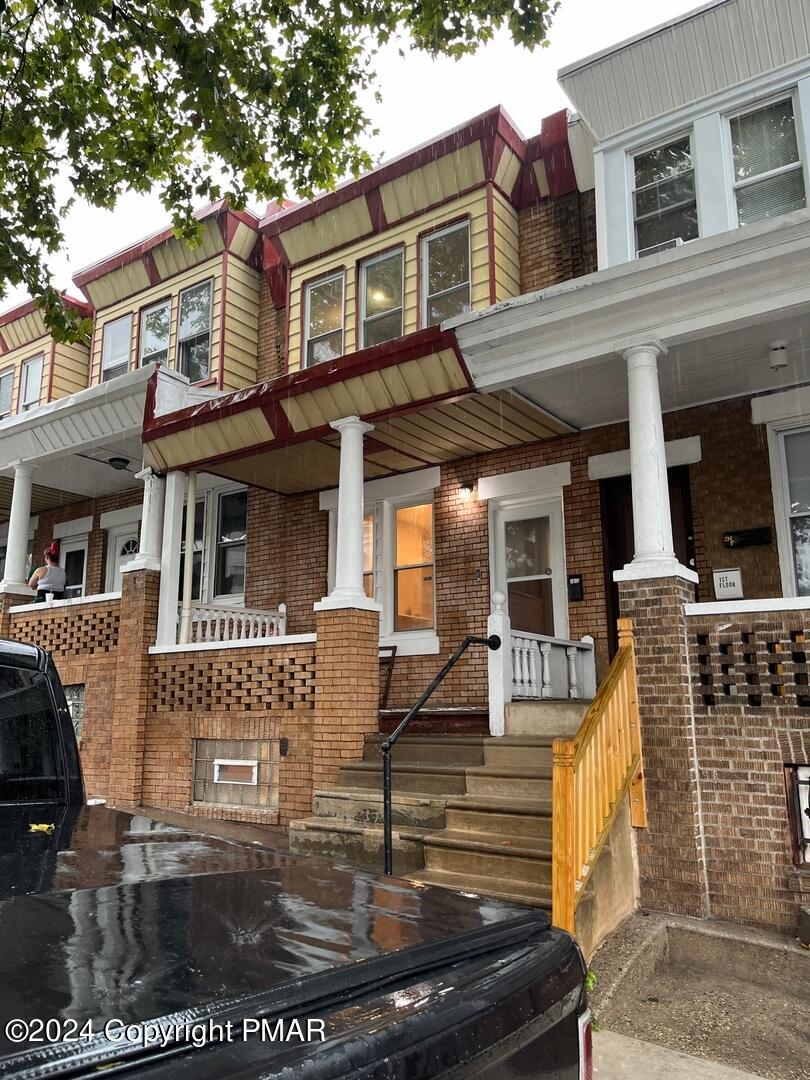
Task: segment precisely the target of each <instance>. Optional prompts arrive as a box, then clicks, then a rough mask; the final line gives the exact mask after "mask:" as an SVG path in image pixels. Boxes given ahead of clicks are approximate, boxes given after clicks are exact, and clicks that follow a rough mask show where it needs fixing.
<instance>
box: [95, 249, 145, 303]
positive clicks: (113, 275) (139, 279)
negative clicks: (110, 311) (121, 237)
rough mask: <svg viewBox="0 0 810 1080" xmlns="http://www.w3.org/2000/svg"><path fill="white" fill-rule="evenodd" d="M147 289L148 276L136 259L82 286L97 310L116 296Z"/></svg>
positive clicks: (112, 300) (111, 301) (112, 301)
mask: <svg viewBox="0 0 810 1080" xmlns="http://www.w3.org/2000/svg"><path fill="white" fill-rule="evenodd" d="M148 288H149V275H148V274H147V272H146V267H145V266H144V265H143V263H142V262H141V261H140V259H138V261H137V262H133V263H128V264H127V265H126V266H122V267H120V268H119V269H118V270H111V271H110V273H109V274H105V275H104V277H101V278H99V279H98V280H97V281H91V282H89V283H88V284H87V285H85V286H84V291H85V292H86V293H87V295H88V296H89V297H90V301H91V303H92V304H93V307H94V308H96V310H98V309H99V308H103V307H104V305H105V304H112V303H114V302H115V299H116V297H118V296H129V295H130V294H131V293H134V292H138V290H140V289H148Z"/></svg>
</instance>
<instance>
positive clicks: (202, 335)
mask: <svg viewBox="0 0 810 1080" xmlns="http://www.w3.org/2000/svg"><path fill="white" fill-rule="evenodd" d="M211 294H212V285H211V282H210V281H204V282H203V283H202V284H201V285H193V286H192V287H191V288H190V289H184V290H183V292H181V293H180V324H179V326H178V330H177V368H178V371H180V372H182V374H183V375H185V376H186V378H187V379H188V380H189V381H190V382H202V380H203V379H207V378H208V375H209V373H210V371H211Z"/></svg>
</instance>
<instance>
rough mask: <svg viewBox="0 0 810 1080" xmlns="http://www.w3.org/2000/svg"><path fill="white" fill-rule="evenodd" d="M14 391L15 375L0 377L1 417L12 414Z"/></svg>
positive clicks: (9, 373)
mask: <svg viewBox="0 0 810 1080" xmlns="http://www.w3.org/2000/svg"><path fill="white" fill-rule="evenodd" d="M13 390H14V373H13V372H11V371H9V372H8V374H6V375H3V376H2V377H0V416H5V415H6V413H10V412H11V395H12V392H13Z"/></svg>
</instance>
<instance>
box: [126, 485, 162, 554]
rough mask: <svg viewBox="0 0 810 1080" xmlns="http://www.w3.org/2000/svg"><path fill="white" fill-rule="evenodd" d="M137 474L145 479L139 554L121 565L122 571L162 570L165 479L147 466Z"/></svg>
mask: <svg viewBox="0 0 810 1080" xmlns="http://www.w3.org/2000/svg"><path fill="white" fill-rule="evenodd" d="M135 476H136V477H137V478H138V480H142V481H143V508H142V510H141V535H140V543H139V544H138V554H137V555H133V557H132V558H131V559H130V560H129V561H128V562H127V563H125V564H124V565H123V566H122V567H121V572H122V573H128V572H130V571H132V570H160V554H161V550H160V549H161V543H162V539H163V502H164V488H165V481H164V480H163V478H162V477H160V476H156V475H155V473H154V472H152V470H151V469H150V468H149V467H148V466H147V467H146V468H145V469H141V471H140V472H138V473H136V474H135Z"/></svg>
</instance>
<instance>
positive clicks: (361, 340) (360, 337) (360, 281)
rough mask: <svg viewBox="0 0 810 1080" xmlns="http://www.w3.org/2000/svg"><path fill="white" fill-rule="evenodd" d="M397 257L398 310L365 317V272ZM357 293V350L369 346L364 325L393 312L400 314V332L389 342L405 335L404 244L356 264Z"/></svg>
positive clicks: (386, 249)
mask: <svg viewBox="0 0 810 1080" xmlns="http://www.w3.org/2000/svg"><path fill="white" fill-rule="evenodd" d="M397 254H398V255H399V258H400V266H401V267H402V288H401V291H400V296H399V308H398V309H397V308H390V309H389V310H388V311H384V312H382V313H381V314H379V315H371V316H370V317H368V316H367V315H366V271H367V270H368V268H369V266H374V265H375V264H376V263H379V262H385V260H386V259H392V258H393V257H394V256H395V255H397ZM357 271H358V272H357V292H358V294H359V303H358V304H357V313H358V315H357V341H358V348H360V349H366V348H370V346H368V345H366V323H367V322H375V321H377V320H379V319H384V318H388V317H389V316H390V315H392V314H393V313H394V312H395V311H397V310H399V313H400V317H401V318H400V327H401V328H400V332H399V334H397V336H396V337H393V338H389V339H388V340H389V341H396V340H397V338H400V337H402V336H403V334H404V333H405V244H394V245H393V246H392V247H389V248H385V249H384V250H383V251H378V252H377V254H376V255H369V256H368V257H367V258H365V259H361V260H360V262H358V264H357Z"/></svg>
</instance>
